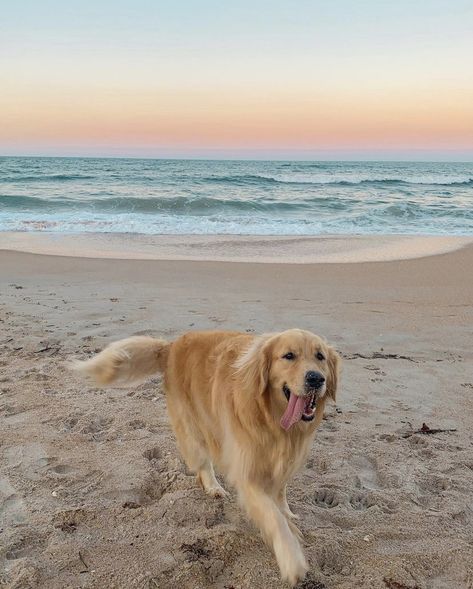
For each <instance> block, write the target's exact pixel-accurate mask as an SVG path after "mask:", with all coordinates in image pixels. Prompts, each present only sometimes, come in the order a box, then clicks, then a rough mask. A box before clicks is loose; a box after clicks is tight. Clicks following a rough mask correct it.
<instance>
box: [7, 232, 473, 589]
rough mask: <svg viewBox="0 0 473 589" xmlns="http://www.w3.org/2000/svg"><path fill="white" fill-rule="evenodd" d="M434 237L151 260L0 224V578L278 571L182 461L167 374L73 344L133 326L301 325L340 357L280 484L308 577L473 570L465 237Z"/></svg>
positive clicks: (139, 583) (469, 286)
mask: <svg viewBox="0 0 473 589" xmlns="http://www.w3.org/2000/svg"><path fill="white" fill-rule="evenodd" d="M17 235H18V234H17ZM412 239H414V240H415V239H418V238H412ZM436 239H440V240H442V239H444V240H445V241H444V242H442V243H440V242H438V241H437V242H436V243H437V245H435V244H434V243H433V242H431V243H430V244H428V247H427V245H426V243H427V242H424V243H422V244H420V243H419V241H417V242H416V243H414V242H413V241H411V242H410V243H409V239H408V238H398V239H396V240H394V241H393V242H392V243H391V242H390V240H389V239H385V238H378V241H376V238H372V239H371V241H370V240H368V241H363V240H362V241H363V243H362V244H361V245H360V242H358V245H360V247H359V248H358V250H356V248H354V247H353V242H351V243H349V242H347V241H345V242H344V241H343V240H342V239H341V238H339V239H338V241H337V242H336V243H335V242H334V243H332V244H328V245H327V242H325V244H324V242H322V241H321V242H319V243H320V247H321V250H320V251H321V252H322V253H321V254H320V251H319V250H317V248H315V249H314V243H313V242H311V243H310V244H302V245H301V247H302V248H303V251H304V252H305V253H304V254H303V257H304V259H303V260H302V261H303V262H304V263H302V264H295V263H289V262H294V253H295V251H297V248H296V246H297V243H291V244H290V247H289V245H288V244H287V243H284V240H278V242H277V244H272V245H270V246H264V247H266V250H265V251H266V252H269V253H267V257H266V258H264V256H261V250H260V249H258V248H259V247H260V246H258V248H256V250H255V249H254V248H253V250H252V251H251V252H248V251H247V250H245V244H244V243H240V244H237V245H238V247H239V248H240V249H239V250H238V251H239V252H240V253H239V255H238V256H236V257H237V259H240V260H243V259H245V260H246V259H249V258H251V259H252V260H253V262H246V263H245V262H232V263H229V262H225V261H203V260H204V259H207V260H208V259H214V260H215V259H217V260H224V259H229V258H231V257H232V254H234V250H231V251H228V249H227V250H226V249H225V244H223V245H222V244H220V245H219V247H215V244H212V243H207V244H204V245H205V246H206V250H205V251H207V252H210V253H209V254H207V255H204V254H202V251H204V250H203V248H202V247H201V246H202V244H200V246H199V244H197V246H195V244H194V247H193V248H190V246H189V245H187V246H186V247H187V248H188V249H189V248H190V249H192V252H193V253H192V252H191V253H189V251H188V250H187V249H186V250H183V249H182V247H180V248H179V247H177V246H178V245H179V244H177V245H176V244H172V243H171V245H170V246H169V242H170V241H172V240H170V239H167V243H168V247H170V248H171V249H170V250H166V252H164V253H163V254H162V256H161V257H163V258H168V259H161V260H159V259H143V258H152V257H155V258H156V257H160V255H156V254H155V253H154V252H155V250H156V248H155V247H154V249H153V247H152V246H154V244H153V243H151V244H150V243H148V244H143V243H142V244H140V246H139V247H140V248H141V249H139V248H138V250H139V251H138V253H136V251H137V250H136V247H135V248H134V249H133V248H127V249H126V252H124V251H120V250H117V244H116V243H115V242H113V241H109V242H108V243H109V245H108V253H106V254H105V255H106V256H108V257H107V258H99V257H97V254H98V251H103V249H104V247H103V244H102V245H100V244H99V245H97V243H94V242H93V240H89V241H88V242H87V238H86V237H82V238H81V241H80V243H79V242H78V241H75V242H74V240H73V238H71V239H69V240H66V241H63V242H62V243H61V238H60V237H57V238H54V239H51V238H50V239H49V241H48V240H47V239H43V242H42V244H39V245H38V243H33V242H32V241H29V242H28V240H27V239H26V237H25V236H19V237H17V240H16V241H15V238H14V235H13V234H11V235H9V236H8V235H5V234H4V235H3V236H2V238H1V241H0V249H1V251H0V367H1V368H0V431H1V436H0V461H1V462H0V586H1V587H8V588H9V589H20V588H24V589H29V588H36V587H39V588H42V589H63V588H65V587H67V588H79V587H80V588H94V589H95V588H96V589H131V588H137V589H138V588H140V589H144V588H146V589H148V588H149V589H156V588H159V589H168V588H169V589H171V588H175V587H179V588H180V589H207V588H211V589H246V588H251V589H282V588H283V587H284V585H283V584H282V583H281V582H280V580H279V574H278V569H277V566H276V563H275V560H274V557H273V556H272V554H271V551H270V550H269V549H268V548H267V547H266V546H265V544H264V543H263V541H262V539H261V538H260V537H259V536H258V533H257V532H256V531H255V529H254V528H253V527H252V526H251V525H250V524H249V523H248V522H247V521H246V519H245V517H244V514H243V513H242V511H241V510H240V508H239V507H238V505H237V503H236V499H235V494H234V493H233V491H232V490H231V489H229V491H230V497H229V498H227V499H224V500H220V499H219V500H212V499H210V498H209V497H207V496H206V495H205V494H204V493H203V491H202V490H201V489H200V488H198V486H197V485H196V484H195V479H194V477H193V476H192V475H191V474H189V473H187V472H186V470H185V467H184V465H183V463H182V462H181V460H180V458H179V454H178V452H177V448H176V445H175V442H174V438H173V434H172V431H171V429H170V426H169V422H168V418H167V415H166V407H165V399H164V396H163V394H162V389H161V384H160V381H159V379H156V380H154V381H151V382H149V383H146V384H144V385H141V386H139V387H136V388H130V389H126V388H123V389H111V390H105V391H104V390H98V389H94V388H89V387H88V386H87V385H85V384H84V383H83V382H81V381H79V380H78V378H77V377H76V376H75V375H73V374H70V373H68V372H67V371H66V370H65V368H64V362H65V360H66V359H68V358H71V357H78V358H86V357H88V356H89V355H90V354H92V353H93V352H95V351H98V350H100V349H102V348H103V347H104V346H105V345H106V344H107V343H109V342H111V341H113V340H116V339H119V338H121V337H125V336H128V335H131V334H150V335H155V336H160V337H165V338H169V339H172V338H174V337H176V336H177V335H179V334H181V333H182V332H185V331H188V330H196V329H218V328H224V329H239V330H242V331H249V332H255V333H260V332H265V331H273V330H275V331H276V330H278V331H279V330H283V329H285V328H290V327H302V328H305V329H309V330H312V331H314V332H316V333H318V334H320V335H323V336H324V337H326V338H327V340H328V341H330V342H331V343H332V344H334V345H335V346H336V348H337V349H338V350H339V351H340V353H341V354H342V356H343V358H344V364H343V374H342V386H341V391H340V395H339V400H338V404H337V406H336V407H335V406H330V408H329V411H328V414H327V416H326V419H325V420H324V422H323V423H322V426H321V428H320V430H319V432H318V434H317V436H316V439H315V443H314V446H313V448H312V451H311V454H310V457H309V460H308V462H307V465H306V467H305V469H304V470H303V471H302V472H300V473H299V475H298V476H297V477H296V479H295V480H294V481H293V483H292V485H291V486H290V488H289V496H288V500H289V504H290V506H291V508H292V509H293V511H295V512H296V513H298V514H299V515H300V516H301V519H300V527H301V529H302V531H303V534H304V545H305V551H306V554H307V556H308V560H309V562H310V567H311V572H310V575H309V577H308V578H307V580H306V581H305V582H304V583H303V584H301V585H300V587H301V588H302V587H303V588H304V589H352V588H355V587H360V588H369V589H378V588H379V589H381V588H383V589H385V588H386V587H387V588H388V589H463V588H465V589H467V588H470V589H471V588H472V587H473V484H472V481H473V442H472V437H471V433H472V424H473V370H472V368H473V351H472V329H471V326H472V325H473V306H472V303H473V273H472V268H473V246H472V245H471V244H468V243H467V241H462V240H461V238H459V239H460V241H455V240H454V241H449V239H450V238H436ZM21 240H23V241H21ZM402 240H404V241H402ZM224 241H225V240H224ZM20 242H21V243H20ZM447 242H448V243H447ZM25 243H26V245H25ZM51 243H53V245H51ZM87 243H88V244H89V245H87ZM40 246H41V247H40ZM171 246H172V247H174V250H172V247H171ZM235 247H236V246H235ZM264 247H263V249H264ZM275 247H276V250H275V249H274V248H275ZM41 248H42V249H41ZM45 248H46V249H45ZM47 248H50V249H47ZM51 248H52V249H51ZM54 248H55V249H54ZM100 248H102V249H100ZM146 248H148V249H146ZM176 248H177V249H178V250H179V251H180V252H182V255H179V251H177V252H176ZM15 249H16V250H24V251H13V250H15ZM105 249H106V248H105ZM130 249H131V250H132V251H133V252H134V253H133V255H129V253H127V252H129V251H130ZM250 249H251V248H250ZM360 249H361V250H362V251H361V253H360V251H359V250H360ZM401 249H402V250H403V251H404V252H406V251H408V252H410V254H411V255H402V252H401V251H400V250H401ZM72 250H73V251H72ZM144 250H146V251H144ZM171 250H172V251H171ZM284 250H286V257H284V255H282V253H283V252H284ZM25 251H26V252H28V251H29V252H33V251H36V252H41V253H25ZM196 251H198V252H200V253H199V254H196V253H195V252H196ZM255 251H257V254H255ZM275 251H276V253H277V255H278V256H279V255H281V256H282V258H283V259H281V261H283V262H285V263H274V262H275V260H274V255H275V253H274V252H275ZM110 252H111V253H110ZM150 252H151V253H150ZM222 252H223V253H222ZM258 252H259V254H258ZM314 252H315V253H314ZM317 252H319V253H317ZM413 252H414V253H413ZM147 253H148V254H149V255H147ZM47 254H49V255H47ZM52 254H56V255H52ZM428 254H429V255H428ZM431 254H435V255H431ZM194 255H195V256H197V257H199V256H200V258H199V259H200V260H201V261H199V260H196V259H193V258H194ZM258 255H260V257H259V258H258ZM317 255H318V256H319V257H318V258H317ZM87 256H88V257H87ZM222 256H223V257H222ZM225 256H226V257H225ZM271 256H273V257H272V258H271ZM376 256H378V257H376ZM120 258H128V259H120ZM138 258H142V259H138ZM171 258H185V259H180V260H178V259H171ZM263 258H264V259H263ZM269 258H271V259H269ZM401 258H405V259H401ZM232 259H233V258H232ZM360 260H361V261H360ZM362 260H365V261H362ZM258 261H259V262H261V261H266V262H268V263H264V264H262V263H254V262H258ZM269 262H272V263H269ZM314 262H319V263H314ZM423 423H425V424H427V425H428V426H429V427H430V428H439V429H444V430H454V431H449V432H440V433H435V434H425V433H416V432H417V431H418V430H419V429H420V428H421V427H422V425H423Z"/></svg>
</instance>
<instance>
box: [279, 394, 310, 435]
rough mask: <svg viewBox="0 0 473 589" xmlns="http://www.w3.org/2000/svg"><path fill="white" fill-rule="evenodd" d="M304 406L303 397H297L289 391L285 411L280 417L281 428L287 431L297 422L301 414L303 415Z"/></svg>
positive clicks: (304, 400) (305, 400) (305, 402)
mask: <svg viewBox="0 0 473 589" xmlns="http://www.w3.org/2000/svg"><path fill="white" fill-rule="evenodd" d="M306 404H307V399H305V398H304V397H299V396H298V395H295V394H294V393H293V392H292V391H291V396H290V397H289V402H288V404H287V407H286V411H285V412H284V415H283V416H282V417H281V421H280V424H281V427H282V428H283V429H285V430H286V431H287V430H288V429H289V428H290V427H291V426H293V425H294V424H295V423H296V422H297V421H299V420H300V419H301V417H302V414H303V413H304V409H305V406H306Z"/></svg>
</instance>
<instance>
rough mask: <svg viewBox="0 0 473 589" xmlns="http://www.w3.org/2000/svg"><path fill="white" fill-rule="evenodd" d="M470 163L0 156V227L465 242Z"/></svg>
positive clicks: (470, 229) (472, 181)
mask: <svg viewBox="0 0 473 589" xmlns="http://www.w3.org/2000/svg"><path fill="white" fill-rule="evenodd" d="M472 205H473V163H471V162H458V163H455V162H444V163H441V162H393V161H383V162H374V161H369V162H368V161H362V162H350V161H313V162H311V161H284V160H280V161H264V160H197V159H195V160H194V159H192V160H177V159H172V160H171V159H169V160H166V159H140V158H84V157H79V158H71V157H67V158H66V157H64V158H63V157H15V156H12V157H6V156H3V157H0V231H24V232H26V231H30V232H38V231H39V232H53V233H72V232H73V233H89V232H94V233H140V234H155V235H160V234H162V235H169V234H193V235H217V234H233V235H288V236H290V235H301V236H302V235H308V236H309V235H314V236H315V235H337V234H345V235H377V234H383V235H386V234H407V235H409V234H412V235H471V234H473V206H472Z"/></svg>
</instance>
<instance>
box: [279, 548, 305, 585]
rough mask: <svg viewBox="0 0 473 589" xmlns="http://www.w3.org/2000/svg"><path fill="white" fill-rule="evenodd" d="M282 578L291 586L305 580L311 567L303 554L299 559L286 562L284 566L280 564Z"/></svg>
mask: <svg viewBox="0 0 473 589" xmlns="http://www.w3.org/2000/svg"><path fill="white" fill-rule="evenodd" d="M280 570H281V578H282V580H283V581H287V582H288V583H289V586H290V587H295V586H296V585H297V583H299V581H302V580H304V578H305V576H306V574H307V571H308V570H309V567H308V566H307V562H306V560H305V557H304V555H303V554H301V555H300V557H299V558H298V559H297V560H293V561H292V562H286V563H285V565H284V566H281V565H280Z"/></svg>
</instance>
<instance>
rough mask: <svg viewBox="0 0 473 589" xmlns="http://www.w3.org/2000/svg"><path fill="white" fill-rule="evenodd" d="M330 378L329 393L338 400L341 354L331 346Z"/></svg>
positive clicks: (329, 350) (329, 357)
mask: <svg viewBox="0 0 473 589" xmlns="http://www.w3.org/2000/svg"><path fill="white" fill-rule="evenodd" d="M327 364H328V378H327V395H328V396H329V397H330V398H331V399H332V400H333V401H334V402H335V401H336V400H337V388H338V379H339V375H340V364H341V359H340V356H339V354H338V353H337V352H336V351H335V349H334V348H332V347H331V346H330V347H329V349H328V358H327Z"/></svg>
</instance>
